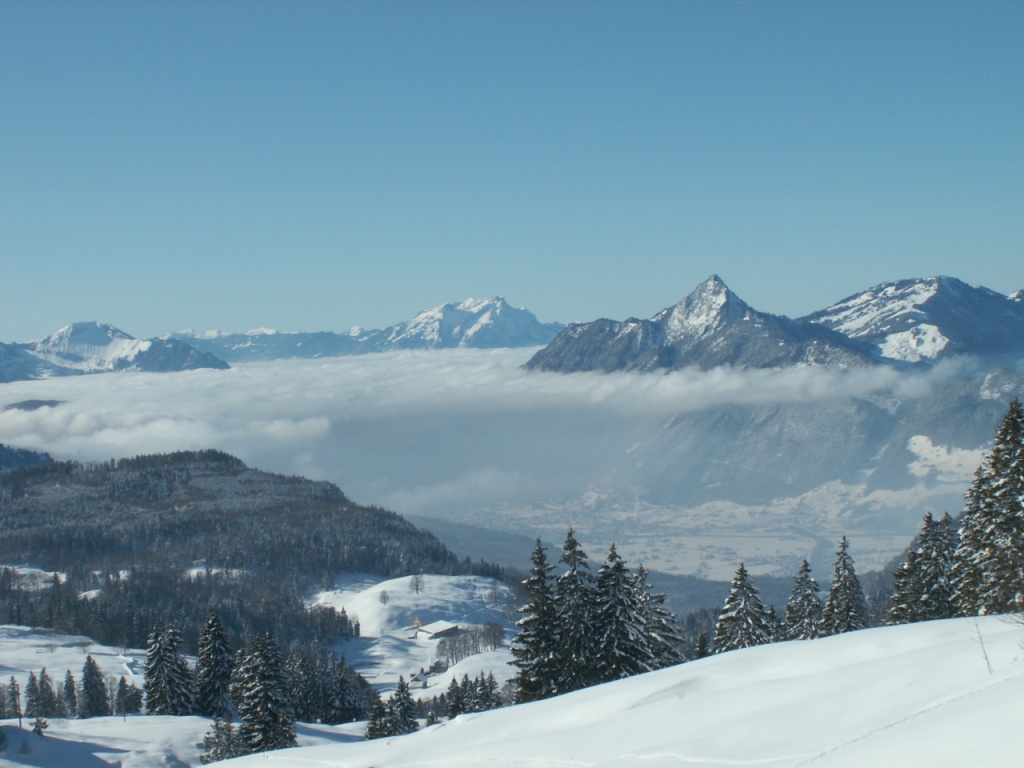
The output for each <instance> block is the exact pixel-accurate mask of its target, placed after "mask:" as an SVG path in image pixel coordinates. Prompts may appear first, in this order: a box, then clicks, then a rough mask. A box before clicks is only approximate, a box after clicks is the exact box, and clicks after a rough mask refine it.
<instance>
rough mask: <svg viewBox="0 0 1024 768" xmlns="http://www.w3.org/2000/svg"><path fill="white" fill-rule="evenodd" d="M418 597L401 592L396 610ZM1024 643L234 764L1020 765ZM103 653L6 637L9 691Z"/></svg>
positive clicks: (913, 655) (886, 655)
mask: <svg viewBox="0 0 1024 768" xmlns="http://www.w3.org/2000/svg"><path fill="white" fill-rule="evenodd" d="M401 581H402V580H395V582H393V583H390V584H391V588H392V590H394V591H395V592H396V593H397V592H398V587H399V586H401ZM434 586H435V587H436V586H437V585H434ZM364 592H366V590H365V589H364V590H361V591H360V592H358V593H357V594H363V593H364ZM365 597H366V599H367V601H368V602H369V598H370V595H365ZM396 597H397V594H396ZM378 599H379V598H378ZM389 605H390V601H389ZM1022 642H1024V624H1022V623H1021V621H1020V620H1019V618H1018V619H1014V618H1004V617H985V618H981V619H978V620H977V621H975V620H972V619H953V620H949V621H941V622H929V623H924V624H913V625H909V626H901V627H886V628H881V629H871V630H865V631H862V632H855V633H851V634H848V635H841V636H838V637H832V638H826V639H823V640H813V641H807V642H802V643H796V642H794V643H779V644H775V645H769V646H762V647H759V648H752V649H748V650H744V651H735V652H732V653H727V654H723V655H721V656H714V657H711V658H708V659H703V660H700V661H694V662H690V663H688V664H683V665H681V666H679V667H674V668H671V669H666V670H662V671H660V672H655V673H652V674H648V675H642V676H640V677H635V678H632V679H629V680H624V681H620V682H617V683H612V684H609V685H604V686H600V687H597V688H593V689H590V690H586V691H580V692H577V693H574V694H570V695H567V696H563V697H560V698H557V699H553V700H549V701H543V702H538V703H535V704H527V705H521V706H517V707H512V708H508V709H502V710H496V711H493V712H486V713H482V714H474V715H463V716H461V717H459V718H456V719H455V720H453V721H451V722H448V723H442V724H441V725H438V726H433V727H431V728H426V729H424V730H422V731H420V732H419V733H417V734H413V735H411V736H404V737H399V738H393V739H385V740H381V741H374V742H363V741H361V740H360V738H359V736H360V734H361V733H362V729H363V727H364V726H363V724H357V723H356V724H349V725H344V726H337V727H329V726H313V725H300V726H299V727H298V735H299V743H300V747H299V748H297V749H291V750H283V751H281V752H274V753H267V754H262V755H257V756H250V757H247V758H240V759H238V760H237V761H233V762H229V763H224V765H225V766H227V765H231V766H238V768H243V767H244V766H265V767H266V768H274V766H282V767H286V766H295V767H296V768H299V767H301V768H370V766H377V767H378V768H380V767H382V766H389V767H390V768H402V767H403V766H404V767H406V768H412V766H427V765H430V766H447V767H449V768H476V767H477V766H487V767H488V768H502V766H507V767H508V768H521V767H522V766H531V767H532V768H543V767H545V766H550V767H551V768H555V767H556V766H557V767H559V768H563V767H565V766H579V767H583V766H608V767H609V768H611V767H612V766H614V767H616V768H619V767H621V768H651V767H653V766H658V765H679V764H681V765H686V766H692V767H693V768H702V767H706V768H712V767H715V768H718V767H719V766H725V765H733V766H738V765H751V766H752V765H765V766H776V767H778V768H798V767H799V766H816V767H818V768H863V767H864V766H880V767H888V766H900V767H901V768H942V767H943V766H949V767H950V768H953V767H954V766H956V768H962V767H964V766H971V768H989V767H992V768H995V767H996V766H1000V767H1002V766H1013V765H1020V764H1021V755H1022V754H1024V730H1022V729H1021V728H1020V727H1019V719H1020V711H1021V710H1020V702H1021V701H1024V649H1022ZM86 652H89V653H92V655H93V656H94V658H96V659H97V661H99V662H100V664H101V666H102V667H103V669H104V671H109V672H112V673H117V672H119V671H122V670H123V669H124V668H125V667H124V665H125V663H126V662H125V660H124V659H125V658H126V657H127V655H126V654H122V653H121V652H120V650H119V649H110V648H104V647H102V646H98V645H95V644H91V643H89V644H85V642H84V641H83V639H81V638H65V637H61V636H57V635H48V634H45V633H38V632H32V631H30V630H27V629H26V628H19V627H10V626H7V627H0V674H2V675H4V679H6V678H7V677H9V676H10V674H15V675H16V676H18V677H19V678H22V679H23V678H24V676H26V675H27V673H28V670H29V669H32V670H36V671H38V669H39V668H40V667H41V666H43V665H44V664H45V666H46V667H47V669H48V670H51V672H55V671H56V670H63V669H64V668H65V667H71V668H72V669H77V668H80V667H81V663H82V662H83V661H84V658H85V653H86ZM131 653H132V654H135V653H137V652H131ZM465 663H469V662H468V661H467V662H465ZM467 669H468V668H467ZM209 727H210V724H209V722H208V721H207V720H204V719H203V718H199V717H181V718H175V717H147V716H141V715H140V716H130V717H128V718H126V719H123V718H120V717H110V718H95V719H92V720H68V721H61V720H55V721H53V722H52V723H51V725H50V728H49V730H48V731H47V733H46V736H45V738H39V737H38V736H36V735H34V734H32V733H31V732H30V731H29V730H28V726H27V724H26V727H25V728H24V729H21V730H19V729H18V724H17V721H16V720H6V721H2V722H0V728H2V730H3V733H4V735H5V736H6V737H7V746H6V748H5V750H4V751H3V752H0V768H15V766H26V765H27V766H39V768H79V767H81V768H104V766H109V765H119V766H122V767H123V768H157V766H177V767H178V768H183V767H184V766H189V767H195V768H198V766H199V765H200V764H201V763H200V760H199V757H200V755H201V753H202V750H201V743H202V736H203V734H204V733H205V732H206V731H207V730H209Z"/></svg>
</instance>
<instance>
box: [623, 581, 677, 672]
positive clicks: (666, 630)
mask: <svg viewBox="0 0 1024 768" xmlns="http://www.w3.org/2000/svg"><path fill="white" fill-rule="evenodd" d="M648 573H649V571H648V570H647V569H646V568H644V566H643V565H641V566H639V567H638V568H637V569H636V575H635V576H634V577H633V591H634V592H635V593H636V596H637V600H638V603H639V614H640V620H641V623H642V625H643V628H644V629H643V632H644V638H645V641H646V647H647V651H648V653H649V654H650V657H649V662H650V664H651V666H652V667H653V668H654V669H663V668H664V667H671V666H673V665H675V664H682V663H683V662H684V661H686V655H685V654H684V653H683V645H684V643H685V639H684V638H683V635H682V633H681V632H680V631H679V625H678V623H677V621H676V616H675V614H674V613H672V612H671V611H670V610H668V609H667V608H666V607H665V595H663V594H660V593H658V592H655V591H653V589H651V585H650V583H649V582H648V581H647V574H648Z"/></svg>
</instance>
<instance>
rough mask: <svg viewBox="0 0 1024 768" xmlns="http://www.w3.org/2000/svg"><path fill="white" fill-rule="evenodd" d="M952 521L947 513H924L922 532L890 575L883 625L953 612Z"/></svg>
mask: <svg viewBox="0 0 1024 768" xmlns="http://www.w3.org/2000/svg"><path fill="white" fill-rule="evenodd" d="M953 528H954V523H953V521H952V519H951V518H950V517H949V515H948V514H947V515H943V517H942V519H941V520H939V521H936V520H935V519H934V518H933V517H932V514H931V512H929V513H928V514H926V515H925V516H924V522H923V524H922V527H921V533H920V534H918V536H917V538H916V539H915V540H914V542H913V543H912V544H911V547H910V551H909V552H908V554H907V559H906V560H904V561H903V563H902V564H901V565H900V567H899V568H897V569H896V573H895V574H894V576H893V595H892V597H891V599H890V600H889V605H888V608H887V609H886V614H885V623H886V624H909V623H912V622H915V621H930V620H932V619H948V618H950V617H951V616H952V615H953V603H952V594H951V589H950V571H951V568H952V565H953V554H954V551H955V538H954V537H953V535H952V532H953Z"/></svg>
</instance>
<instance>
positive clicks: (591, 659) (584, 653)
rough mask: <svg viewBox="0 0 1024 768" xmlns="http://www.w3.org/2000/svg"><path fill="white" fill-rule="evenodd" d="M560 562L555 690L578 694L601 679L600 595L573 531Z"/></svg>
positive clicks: (567, 537)
mask: <svg viewBox="0 0 1024 768" xmlns="http://www.w3.org/2000/svg"><path fill="white" fill-rule="evenodd" d="M559 562H560V563H561V564H562V565H564V566H565V571H564V573H562V575H561V576H559V577H558V580H557V582H556V585H555V606H556V608H555V612H556V618H555V621H556V635H557V636H558V642H557V644H556V647H555V665H554V666H555V679H556V682H555V690H556V692H557V693H567V692H568V691H576V690H579V689H581V688H586V687H587V686H589V685H593V684H594V682H595V681H596V680H597V672H596V669H595V666H594V665H595V661H596V659H597V648H596V645H595V642H596V638H595V635H594V609H595V605H596V602H597V601H596V595H595V592H594V577H593V576H592V575H591V573H590V564H589V561H588V559H587V553H586V552H584V551H583V547H582V546H580V543H579V541H577V539H576V534H575V532H574V531H573V529H572V528H570V529H569V531H568V532H567V533H566V537H565V543H564V544H563V545H562V555H561V557H560V558H559Z"/></svg>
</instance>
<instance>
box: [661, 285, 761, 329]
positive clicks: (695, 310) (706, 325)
mask: <svg viewBox="0 0 1024 768" xmlns="http://www.w3.org/2000/svg"><path fill="white" fill-rule="evenodd" d="M749 312H750V307H749V306H748V305H747V304H746V302H744V301H743V300H742V299H740V298H739V297H738V296H737V295H736V294H735V293H733V292H732V291H731V290H729V286H727V285H726V284H725V282H724V281H723V280H722V278H720V277H719V276H718V275H712V276H711V277H709V278H708V279H707V280H705V281H704V282H703V283H701V284H700V285H698V286H697V287H696V288H695V289H694V290H693V292H691V293H690V294H689V295H688V296H687V297H686V298H685V299H683V300H682V301H680V302H679V303H678V304H676V305H675V306H674V307H669V308H668V309H664V310H662V311H661V312H659V313H658V314H657V315H655V316H654V317H653V318H652V319H653V320H654V322H656V323H660V324H661V325H663V326H664V328H665V335H666V338H667V339H668V340H669V341H673V340H676V339H680V338H683V337H685V336H704V335H706V334H708V333H709V332H711V331H713V330H714V329H716V328H720V327H721V326H723V325H726V324H728V323H731V322H735V321H737V320H739V319H740V318H742V317H744V316H745V315H746V314H747V313H749Z"/></svg>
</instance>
